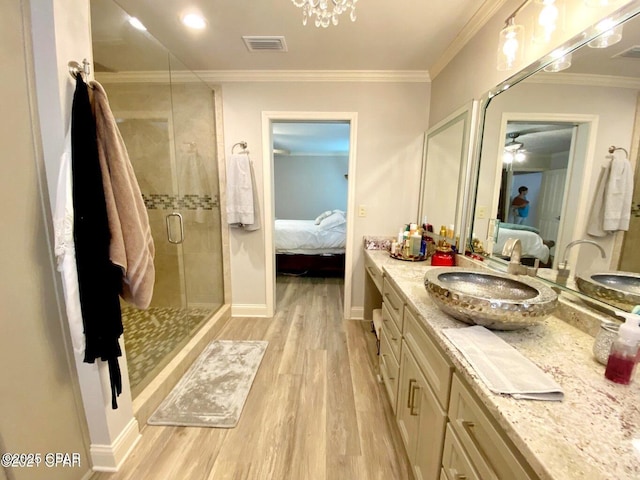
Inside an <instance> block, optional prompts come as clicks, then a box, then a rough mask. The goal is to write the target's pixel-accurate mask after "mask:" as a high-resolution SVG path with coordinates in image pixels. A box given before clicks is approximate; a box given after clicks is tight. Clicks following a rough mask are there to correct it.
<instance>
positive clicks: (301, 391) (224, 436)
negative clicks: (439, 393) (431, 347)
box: [93, 277, 413, 480]
mask: <svg viewBox="0 0 640 480" xmlns="http://www.w3.org/2000/svg"><path fill="white" fill-rule="evenodd" d="M343 287H344V282H343V280H342V279H336V278H327V279H323V278H304V277H278V281H277V289H276V294H277V300H276V302H277V303H276V305H277V312H276V315H275V316H274V317H273V318H269V319H262V318H232V319H231V320H230V321H229V322H228V324H227V325H226V326H225V328H224V329H223V330H222V331H221V332H220V335H219V338H222V339H232V340H233V339H237V340H268V341H269V346H268V348H267V351H266V353H265V357H264V359H263V361H262V364H261V366H260V369H259V370H258V374H257V375H256V378H255V381H254V383H253V386H252V388H251V391H250V393H249V397H248V398H247V403H246V405H245V407H244V410H243V413H242V417H241V419H240V422H239V424H238V426H237V427H236V428H233V429H214V428H194V427H158V426H145V427H144V429H143V431H142V439H141V440H140V442H139V444H138V445H137V446H136V448H135V450H134V451H133V452H132V454H131V456H130V457H129V458H128V459H127V461H126V462H125V464H124V466H123V467H122V469H121V471H120V472H118V473H116V474H106V473H98V474H95V475H94V476H93V478H94V479H95V480H140V479H163V480H171V479H180V480H182V479H189V480H191V479H194V480H199V479H203V480H226V479H229V480H230V479H233V480H240V479H247V480H289V479H291V480H325V479H326V480H359V479H363V480H364V479H367V480H371V479H380V480H383V479H384V480H405V479H407V480H409V479H412V478H413V477H412V475H411V472H410V470H411V469H410V466H409V464H408V461H407V458H406V454H405V453H404V448H403V446H402V440H401V438H400V434H399V432H398V430H397V427H396V424H395V421H394V420H393V413H392V412H391V408H390V406H389V402H388V399H387V397H386V392H385V391H384V387H383V385H382V384H379V383H378V382H377V380H376V376H375V372H376V370H375V368H374V362H377V359H376V355H375V339H374V337H373V334H372V333H371V332H370V325H369V323H368V322H363V321H353V320H349V321H345V320H343V319H342V300H343V291H344V289H343Z"/></svg>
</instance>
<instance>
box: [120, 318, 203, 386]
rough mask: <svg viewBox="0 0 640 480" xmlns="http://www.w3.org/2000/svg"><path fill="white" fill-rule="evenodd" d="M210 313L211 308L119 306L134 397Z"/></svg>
mask: <svg viewBox="0 0 640 480" xmlns="http://www.w3.org/2000/svg"><path fill="white" fill-rule="evenodd" d="M210 314H211V310H209V309H201V308H192V309H181V308H169V307H152V308H148V309H147V310H139V309H137V308H133V307H129V306H123V307H122V323H123V325H124V344H125V349H126V353H127V367H128V369H129V383H130V384H131V391H132V394H133V396H134V397H135V396H136V395H137V394H138V393H139V392H140V391H141V390H142V389H143V388H144V387H145V386H146V385H147V384H148V383H149V382H150V381H151V380H152V379H153V378H154V377H155V375H156V374H157V371H158V370H159V369H161V368H163V367H164V366H165V365H166V364H167V363H168V362H169V361H170V360H171V358H173V356H174V355H175V353H177V351H178V349H179V348H178V347H180V348H181V347H182V345H183V344H184V342H185V341H186V340H187V339H188V338H190V337H191V335H192V332H193V331H194V329H196V328H197V327H199V326H200V325H201V324H202V323H203V320H205V319H206V318H208V317H209V315H210Z"/></svg>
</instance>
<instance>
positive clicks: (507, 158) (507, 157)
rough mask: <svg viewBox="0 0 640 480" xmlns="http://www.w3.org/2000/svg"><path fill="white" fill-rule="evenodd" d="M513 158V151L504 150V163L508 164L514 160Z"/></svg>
mask: <svg viewBox="0 0 640 480" xmlns="http://www.w3.org/2000/svg"><path fill="white" fill-rule="evenodd" d="M513 158H514V157H513V153H511V152H504V153H503V154H502V163H506V164H509V163H512V162H513Z"/></svg>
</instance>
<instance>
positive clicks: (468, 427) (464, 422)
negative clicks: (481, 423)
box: [462, 420, 498, 478]
mask: <svg viewBox="0 0 640 480" xmlns="http://www.w3.org/2000/svg"><path fill="white" fill-rule="evenodd" d="M475 426H476V424H475V423H473V422H470V421H468V420H462V427H463V428H464V430H465V432H467V435H469V438H470V439H471V441H472V442H473V445H474V446H475V447H476V449H477V450H478V453H480V456H481V457H482V458H483V459H484V461H485V463H486V464H487V467H488V468H489V470H491V473H492V475H493V477H495V478H498V475H497V474H496V473H495V472H496V469H495V468H493V465H491V460H490V459H489V457H488V456H487V454H486V453H485V451H484V450H483V449H482V446H481V444H480V442H478V440H477V439H476V435H475V432H474V431H473V429H474V427H475Z"/></svg>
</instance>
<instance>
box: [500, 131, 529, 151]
mask: <svg viewBox="0 0 640 480" xmlns="http://www.w3.org/2000/svg"><path fill="white" fill-rule="evenodd" d="M507 136H508V137H509V138H510V139H511V141H510V142H508V143H507V144H505V146H504V149H505V150H506V151H507V152H515V151H516V150H520V149H521V148H523V147H524V145H523V143H522V142H516V138H518V137H519V136H520V133H519V132H513V133H510V134H508V135H507Z"/></svg>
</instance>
